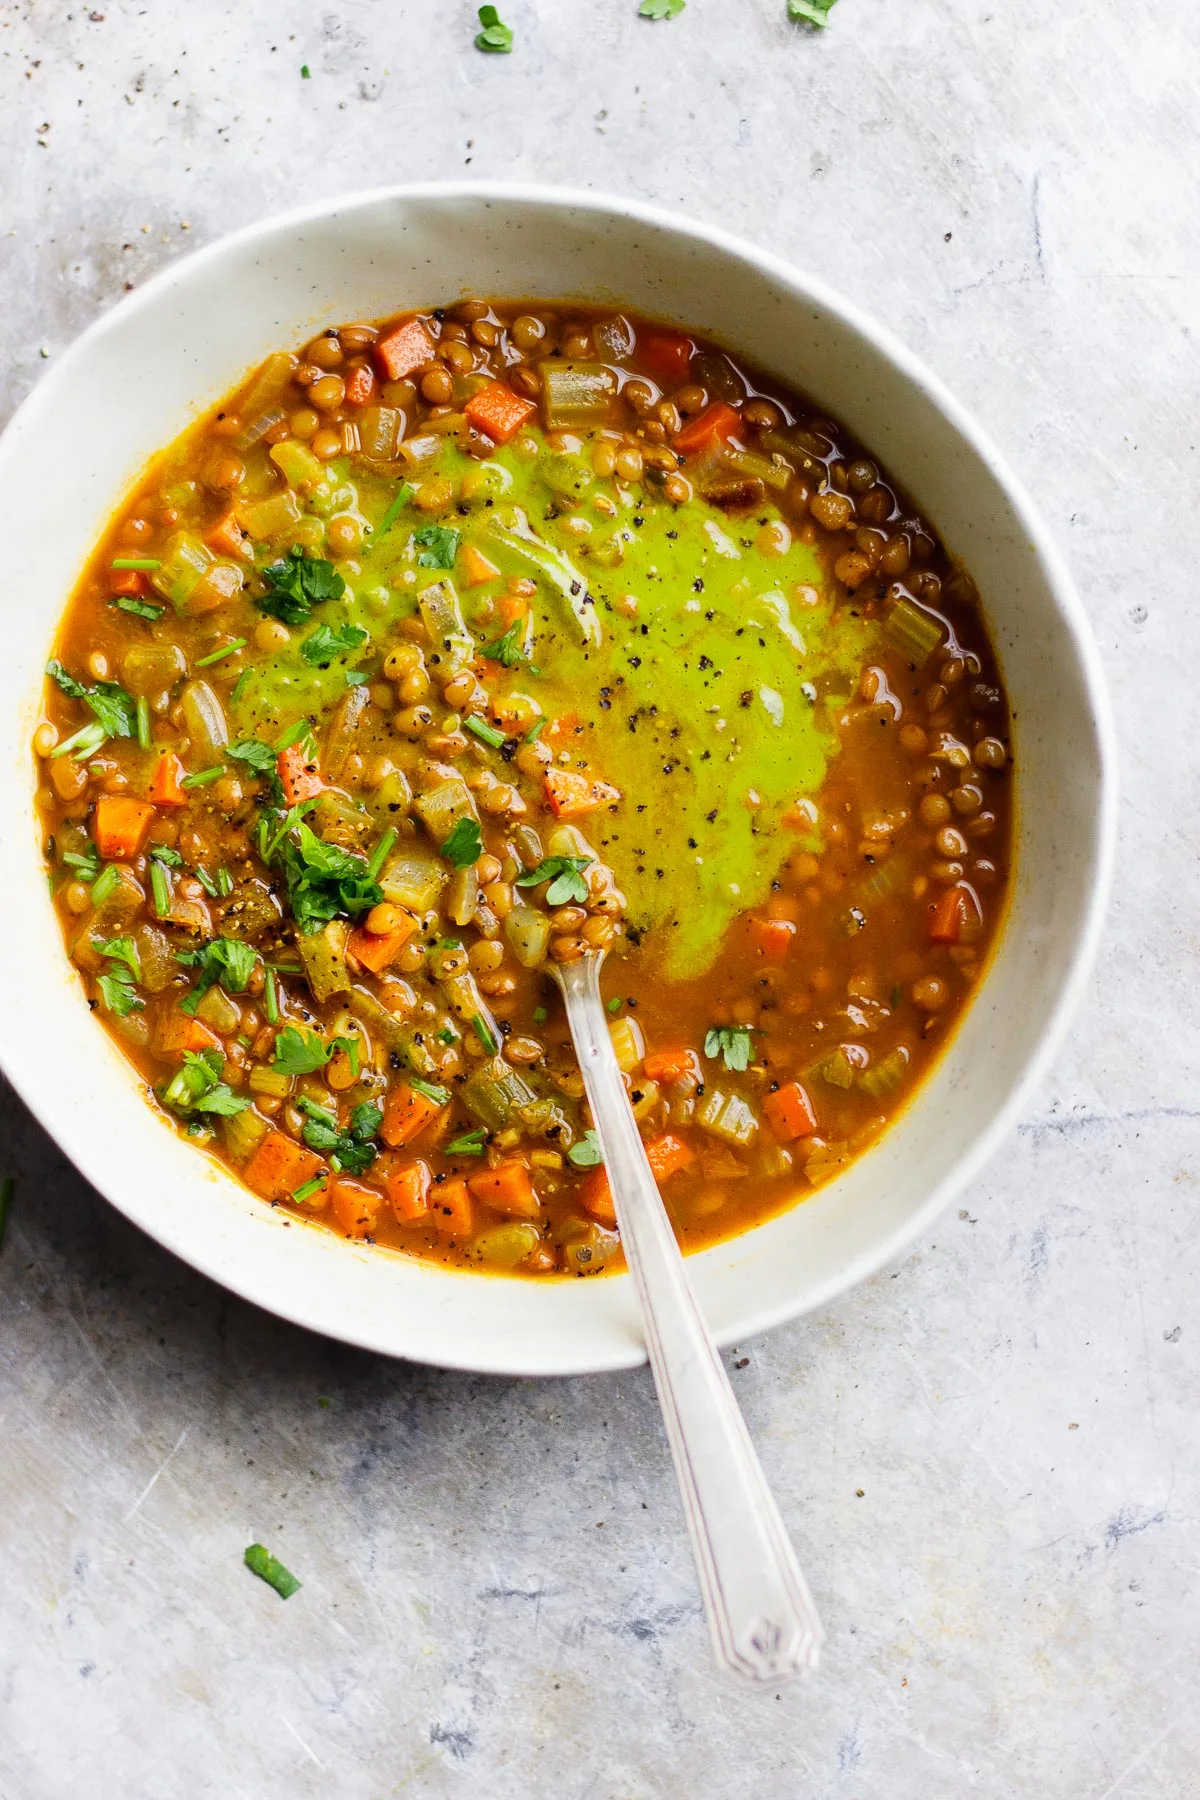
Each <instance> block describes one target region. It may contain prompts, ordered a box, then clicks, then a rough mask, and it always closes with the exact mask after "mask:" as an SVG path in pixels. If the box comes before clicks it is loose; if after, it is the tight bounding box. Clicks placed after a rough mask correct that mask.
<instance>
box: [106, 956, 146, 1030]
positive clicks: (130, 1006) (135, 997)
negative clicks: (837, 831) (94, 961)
mask: <svg viewBox="0 0 1200 1800" xmlns="http://www.w3.org/2000/svg"><path fill="white" fill-rule="evenodd" d="M96 948H97V949H98V950H100V951H101V952H102V953H103V954H104V955H105V956H107V957H110V958H111V959H112V961H113V962H116V963H121V964H123V965H124V966H123V967H122V968H117V969H106V970H105V971H104V973H103V974H102V975H98V976H97V977H96V986H97V987H98V988H99V989H100V998H101V999H102V1000H103V1002H104V1005H105V1008H106V1010H107V1011H108V1012H110V1013H112V1014H114V1015H115V1017H116V1018H118V1019H124V1018H127V1017H128V1016H129V1014H130V1013H131V1012H141V1011H142V1009H143V1008H144V1006H145V1004H146V1003H145V1001H144V1000H143V999H142V998H141V996H140V995H139V994H138V992H137V989H136V988H135V986H134V983H135V982H137V981H140V980H141V979H142V961H141V958H140V956H139V955H138V951H137V945H136V944H135V943H134V941H133V939H132V938H131V937H119V938H110V939H109V941H108V942H107V943H106V944H104V943H100V944H97V946H96Z"/></svg>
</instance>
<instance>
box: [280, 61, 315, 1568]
mask: <svg viewBox="0 0 1200 1800" xmlns="http://www.w3.org/2000/svg"><path fill="white" fill-rule="evenodd" d="M300 79H301V81H311V80H312V70H311V69H310V68H309V66H308V64H307V63H301V64H300ZM286 1598H287V1595H286V1594H285V1595H284V1599H285V1600H286Z"/></svg>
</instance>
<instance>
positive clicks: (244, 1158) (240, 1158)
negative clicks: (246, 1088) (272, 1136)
mask: <svg viewBox="0 0 1200 1800" xmlns="http://www.w3.org/2000/svg"><path fill="white" fill-rule="evenodd" d="M270 1129H271V1128H270V1126H269V1125H268V1124H267V1121H266V1120H265V1119H264V1118H263V1116H262V1114H261V1113H256V1112H255V1111H254V1108H253V1107H245V1108H243V1110H242V1111H241V1112H236V1113H232V1114H230V1115H229V1116H228V1117H227V1118H224V1119H222V1120H221V1132H222V1135H223V1137H224V1139H225V1148H226V1150H228V1152H229V1154H230V1156H232V1158H233V1160H234V1162H239V1163H244V1162H248V1161H249V1160H250V1158H251V1157H252V1156H253V1154H254V1152H255V1151H256V1150H257V1149H258V1146H259V1145H260V1144H261V1143H262V1141H263V1139H264V1138H265V1137H266V1135H267V1132H268V1131H269V1130H270Z"/></svg>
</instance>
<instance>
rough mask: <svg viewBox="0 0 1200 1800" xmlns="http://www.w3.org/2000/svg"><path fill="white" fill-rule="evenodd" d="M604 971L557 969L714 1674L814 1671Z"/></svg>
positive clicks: (792, 1578) (796, 1584)
mask: <svg viewBox="0 0 1200 1800" xmlns="http://www.w3.org/2000/svg"><path fill="white" fill-rule="evenodd" d="M600 960H601V959H600V958H599V957H598V956H586V957H584V958H582V959H581V960H580V961H579V962H575V963H566V964H559V965H557V966H556V967H555V969H554V974H555V976H556V978H557V980H558V983H559V986H560V987H561V989H562V992H563V997H564V999H565V1001H566V1005H567V1017H568V1020H569V1021H570V1026H571V1033H572V1036H573V1038H574V1040H575V1049H576V1053H577V1055H578V1057H579V1066H580V1068H581V1070H582V1072H583V1079H584V1084H585V1086H586V1088H587V1096H588V1100H589V1102H590V1103H591V1108H592V1116H593V1118H594V1120H595V1125H596V1132H597V1135H598V1136H599V1139H600V1144H601V1147H602V1149H603V1151H604V1161H605V1166H606V1168H607V1171H608V1178H609V1184H610V1186H611V1188H612V1194H613V1200H614V1202H615V1205H616V1210H617V1221H618V1224H619V1226H620V1230H621V1242H622V1245H623V1247H624V1250H625V1258H626V1261H627V1262H628V1264H629V1268H630V1271H631V1273H632V1275H633V1280H634V1284H635V1286H636V1288H637V1293H638V1298H639V1300H640V1301H641V1307H642V1317H643V1320H644V1324H645V1333H646V1349H647V1351H648V1353H649V1357H650V1367H651V1369H652V1370H653V1372H654V1380H655V1384H656V1386H657V1388H658V1398H659V1403H660V1405H661V1407H662V1412H663V1418H664V1420H665V1422H666V1427H667V1438H668V1440H669V1442H670V1445H671V1455H672V1456H673V1458H674V1461H675V1473H676V1476H677V1478H678V1481H679V1488H680V1493H681V1494H682V1496H683V1507H684V1513H685V1516H686V1518H687V1526H688V1531H689V1533H690V1535H691V1540H692V1551H693V1554H694V1555H695V1558H696V1570H697V1573H698V1575H699V1578H700V1590H701V1594H702V1596H703V1600H704V1606H705V1611H706V1613H707V1615H708V1622H709V1628H710V1630H711V1632H712V1638H713V1646H714V1648H715V1650H716V1653H717V1658H718V1661H719V1662H721V1663H722V1664H723V1665H724V1666H725V1667H726V1668H727V1669H730V1670H732V1671H733V1672H734V1673H736V1674H738V1675H741V1676H743V1677H745V1678H746V1679H747V1680H750V1681H763V1682H778V1681H786V1680H789V1679H791V1678H792V1677H794V1676H797V1675H801V1674H804V1673H805V1672H806V1671H808V1670H811V1669H814V1668H815V1667H816V1665H817V1657H818V1653H819V1651H820V1646H821V1642H822V1639H823V1637H824V1632H823V1631H822V1629H821V1622H820V1620H819V1618H818V1617H817V1611H816V1608H815V1606H814V1605H813V1601H812V1596H811V1595H810V1593H809V1591H808V1587H807V1585H806V1583H805V1580H804V1577H803V1575H802V1574H801V1572H800V1566H799V1564H798V1563H797V1561H796V1555H795V1552H794V1550H793V1549H792V1546H791V1543H790V1541H789V1539H788V1536H787V1532H786V1531H785V1529H784V1525H783V1521H782V1519H781V1518H780V1516H779V1510H778V1508H777V1507H776V1505H775V1501H774V1498H773V1496H772V1494H771V1490H770V1488H769V1487H768V1486H767V1480H766V1477H765V1476H764V1474H763V1472H762V1466H761V1464H760V1463H759V1460H758V1456H757V1454H756V1452H755V1449H754V1445H753V1444H752V1443H751V1441H750V1433H749V1432H748V1431H747V1429H746V1422H745V1420H744V1419H743V1417H742V1414H741V1411H740V1409H739V1407H738V1403H737V1401H736V1399H735V1398H734V1394H733V1389H732V1388H731V1386H730V1385H729V1377H728V1375H727V1374H726V1373H725V1366H724V1364H723V1363H722V1361H721V1359H720V1357H719V1356H718V1354H717V1349H716V1346H715V1344H714V1343H713V1340H712V1337H711V1335H710V1334H709V1330H708V1326H707V1325H706V1324H705V1322H704V1318H703V1315H702V1314H701V1312H700V1308H699V1306H698V1305H697V1303H696V1298H695V1295H694V1294H693V1293H692V1288H691V1283H690V1282H689V1280H688V1278H687V1273H686V1271H685V1269H684V1262H683V1257H682V1256H681V1254H680V1251H679V1245H678V1244H677V1243H676V1241H675V1233H674V1232H673V1230H672V1229H671V1222H670V1220H669V1219H668V1217H667V1212H666V1208H665V1207H664V1206H663V1203H662V1196H661V1195H660V1194H659V1191H658V1187H657V1185H656V1184H655V1180H654V1176H653V1174H652V1172H651V1169H650V1164H649V1162H648V1161H647V1158H646V1151H645V1148H644V1147H643V1144H642V1140H641V1136H640V1134H639V1132H638V1128H637V1121H636V1120H635V1119H634V1116H633V1112H632V1109H631V1107H630V1104H629V1099H628V1096H627V1095H626V1092H625V1088H624V1084H623V1083H622V1080H621V1071H620V1069H619V1068H618V1066H617V1059H616V1056H615V1055H614V1053H613V1047H612V1040H611V1038H610V1037H609V1034H608V1020H607V1017H606V1015H605V1011H604V1006H603V1003H602V1001H601V998H600Z"/></svg>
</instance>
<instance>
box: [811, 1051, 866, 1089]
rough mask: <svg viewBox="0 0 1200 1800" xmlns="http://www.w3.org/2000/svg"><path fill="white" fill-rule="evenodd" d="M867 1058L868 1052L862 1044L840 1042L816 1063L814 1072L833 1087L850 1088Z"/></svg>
mask: <svg viewBox="0 0 1200 1800" xmlns="http://www.w3.org/2000/svg"><path fill="white" fill-rule="evenodd" d="M866 1060H867V1053H866V1051H865V1050H864V1049H863V1047H862V1045H861V1044H838V1046H837V1047H836V1049H834V1050H831V1051H830V1052H829V1054H828V1056H823V1057H822V1058H821V1060H820V1062H818V1063H816V1064H815V1065H814V1067H813V1069H812V1073H813V1074H814V1075H819V1076H820V1077H821V1080H822V1081H827V1082H828V1083H829V1085H830V1086H831V1087H838V1088H849V1087H853V1085H854V1079H855V1076H856V1075H857V1074H858V1072H859V1070H860V1069H861V1068H862V1067H863V1066H864V1064H865V1063H866Z"/></svg>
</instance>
